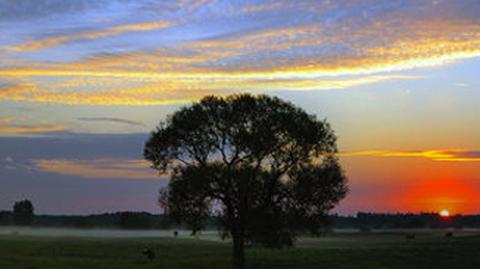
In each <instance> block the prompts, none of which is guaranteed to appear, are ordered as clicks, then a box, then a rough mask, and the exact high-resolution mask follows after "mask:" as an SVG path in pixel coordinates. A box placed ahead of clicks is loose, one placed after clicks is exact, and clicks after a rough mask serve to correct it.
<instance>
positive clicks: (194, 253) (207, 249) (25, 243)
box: [0, 231, 480, 269]
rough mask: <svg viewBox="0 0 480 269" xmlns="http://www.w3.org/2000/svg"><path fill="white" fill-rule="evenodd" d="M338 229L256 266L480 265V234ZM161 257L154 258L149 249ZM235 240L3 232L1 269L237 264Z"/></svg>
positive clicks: (262, 254)
mask: <svg viewBox="0 0 480 269" xmlns="http://www.w3.org/2000/svg"><path fill="white" fill-rule="evenodd" d="M416 235H417V236H416V238H415V239H413V240H407V239H405V236H404V232H401V231H396V232H373V233H334V234H331V235H328V236H326V237H321V238H301V239H299V241H298V243H297V246H296V247H295V248H290V249H283V250H268V249H262V248H249V249H248V251H247V261H248V266H249V268H368V269H374V268H402V269H415V268H425V269H427V268H428V269H429V268H436V269H438V268H449V269H450V268H472V269H474V268H475V269H478V268H480V234H479V233H477V232H462V233H460V232H455V236H454V237H452V238H445V237H443V232H441V231H421V232H417V233H416ZM145 246H148V247H151V248H153V249H154V250H155V251H156V256H157V257H156V259H155V260H154V261H153V262H150V261H147V260H146V259H145V258H144V257H143V256H142V254H141V251H142V249H143V248H144V247H145ZM230 254H231V249H230V245H229V243H228V242H222V241H216V240H210V239H209V240H203V239H190V238H186V236H184V237H181V238H176V239H175V238H168V237H154V238H152V237H150V238H149V237H142V238H134V237H130V236H127V237H121V236H117V237H88V236H65V235H61V236H33V235H22V234H20V235H8V234H3V235H0V268H1V269H20V268H21V269H40V268H42V269H43V268H58V269H59V268H62V269H63V268H68V269H74V268H98V269H110V268H112V269H113V268H118V269H120V268H121V269H128V268H132V269H133V268H171V269H176V268H185V269H186V268H192V269H193V268H230Z"/></svg>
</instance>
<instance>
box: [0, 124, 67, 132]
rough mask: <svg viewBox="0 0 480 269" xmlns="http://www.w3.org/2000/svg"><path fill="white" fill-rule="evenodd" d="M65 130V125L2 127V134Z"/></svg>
mask: <svg viewBox="0 0 480 269" xmlns="http://www.w3.org/2000/svg"><path fill="white" fill-rule="evenodd" d="M63 130H65V127H64V126H63V125H59V124H53V125H0V134H38V133H51V132H58V131H63Z"/></svg>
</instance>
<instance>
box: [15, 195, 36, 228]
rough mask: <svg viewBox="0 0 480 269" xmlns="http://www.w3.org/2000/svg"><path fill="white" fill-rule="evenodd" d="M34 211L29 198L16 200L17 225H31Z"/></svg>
mask: <svg viewBox="0 0 480 269" xmlns="http://www.w3.org/2000/svg"><path fill="white" fill-rule="evenodd" d="M33 211H34V208H33V204H32V202H30V201H29V200H23V201H18V202H15V204H14V205H13V222H14V223H15V225H31V224H32V222H33Z"/></svg>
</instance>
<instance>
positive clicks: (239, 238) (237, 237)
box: [233, 233, 245, 269]
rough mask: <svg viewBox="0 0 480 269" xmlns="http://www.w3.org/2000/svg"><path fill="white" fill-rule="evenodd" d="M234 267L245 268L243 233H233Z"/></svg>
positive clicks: (235, 268)
mask: <svg viewBox="0 0 480 269" xmlns="http://www.w3.org/2000/svg"><path fill="white" fill-rule="evenodd" d="M233 268H234V269H245V238H244V235H243V233H234V234H233Z"/></svg>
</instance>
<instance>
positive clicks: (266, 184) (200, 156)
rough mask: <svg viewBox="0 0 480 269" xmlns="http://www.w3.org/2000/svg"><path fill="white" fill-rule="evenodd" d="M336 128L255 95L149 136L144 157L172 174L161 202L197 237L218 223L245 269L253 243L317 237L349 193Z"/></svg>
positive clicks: (184, 113) (210, 99)
mask: <svg viewBox="0 0 480 269" xmlns="http://www.w3.org/2000/svg"><path fill="white" fill-rule="evenodd" d="M336 152H337V148H336V136H335V135H334V132H333V130H332V129H331V127H330V125H329V124H328V123H327V122H326V121H325V120H323V121H319V120H317V119H316V117H315V116H313V115H309V114H307V113H306V112H304V111H303V110H302V109H300V108H298V107H295V106H294V105H293V104H291V103H288V102H285V101H282V100H281V99H279V98H275V97H269V96H264V95H260V96H252V95H248V94H243V95H233V96H228V97H225V98H221V97H215V96H207V97H205V98H203V99H202V100H201V101H200V102H198V103H195V104H193V105H191V106H188V107H183V108H181V109H180V110H179V111H177V112H176V113H174V114H173V115H170V116H169V117H168V119H167V120H166V121H165V122H162V123H161V124H160V125H159V126H158V127H157V129H156V130H155V131H154V132H152V134H151V136H150V138H149V139H148V141H147V142H146V144H145V149H144V156H145V158H146V159H147V160H149V161H151V163H152V167H153V168H155V169H158V170H159V171H161V172H169V173H170V175H171V180H170V183H169V185H168V186H167V187H166V188H164V189H162V190H161V191H160V197H159V203H160V205H162V206H163V207H164V208H165V210H166V212H167V213H168V214H169V215H170V216H171V217H172V218H173V219H175V220H176V221H183V222H184V223H186V224H187V225H189V227H190V228H191V229H192V232H193V233H195V232H197V231H199V230H201V229H202V228H203V227H204V222H205V220H206V219H207V217H208V216H210V215H217V216H218V217H219V219H220V224H221V227H222V228H223V232H224V234H225V235H226V236H231V237H232V240H233V266H234V268H245V254H244V246H245V244H246V243H247V242H250V243H260V244H263V245H265V246H267V247H281V246H284V245H291V244H292V243H293V241H294V239H295V236H296V235H297V233H299V232H305V231H309V232H312V233H318V232H320V230H321V228H322V224H323V223H324V221H325V219H326V216H327V213H328V211H329V210H331V209H332V208H333V207H334V205H336V204H337V203H338V201H339V200H340V199H342V198H343V197H344V196H345V195H346V192H347V187H346V178H345V176H344V174H343V171H342V169H341V167H340V165H339V164H338V162H337V159H336V157H335V153H336Z"/></svg>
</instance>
